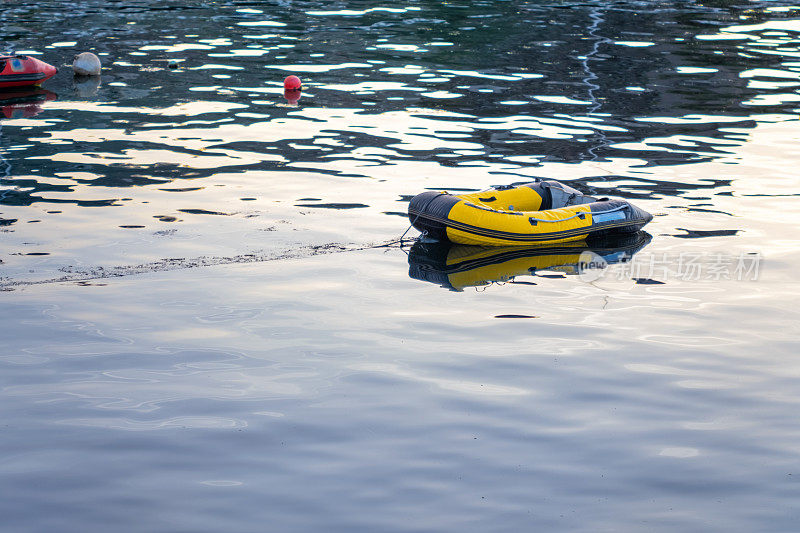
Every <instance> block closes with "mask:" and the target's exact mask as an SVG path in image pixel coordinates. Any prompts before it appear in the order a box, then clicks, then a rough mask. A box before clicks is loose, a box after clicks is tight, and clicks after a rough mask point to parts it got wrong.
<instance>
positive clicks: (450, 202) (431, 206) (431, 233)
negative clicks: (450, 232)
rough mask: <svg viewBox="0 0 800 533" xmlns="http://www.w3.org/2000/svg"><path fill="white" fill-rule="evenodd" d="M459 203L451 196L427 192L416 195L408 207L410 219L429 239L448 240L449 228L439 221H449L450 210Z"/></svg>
mask: <svg viewBox="0 0 800 533" xmlns="http://www.w3.org/2000/svg"><path fill="white" fill-rule="evenodd" d="M458 202H459V199H458V198H456V197H455V196H453V195H451V194H447V193H444V192H436V191H426V192H423V193H421V194H418V195H416V196H415V197H414V198H412V199H411V203H410V204H409V205H408V219H409V220H410V221H411V225H412V226H414V227H415V228H416V229H417V230H419V231H420V232H421V233H424V234H426V235H427V236H428V237H431V238H434V239H439V240H443V239H446V238H447V226H446V225H445V224H444V223H443V222H437V220H447V217H448V215H449V214H450V210H451V209H453V206H454V205H456V204H457V203H458Z"/></svg>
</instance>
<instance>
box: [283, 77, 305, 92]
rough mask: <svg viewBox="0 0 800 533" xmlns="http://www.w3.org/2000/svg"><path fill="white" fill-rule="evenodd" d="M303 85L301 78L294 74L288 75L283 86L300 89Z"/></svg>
mask: <svg viewBox="0 0 800 533" xmlns="http://www.w3.org/2000/svg"><path fill="white" fill-rule="evenodd" d="M302 86H303V84H302V83H301V82H300V78H298V77H297V76H295V75H294V74H293V75H291V76H286V79H285V80H283V88H284V89H286V90H288V91H299V90H300V88H301V87H302Z"/></svg>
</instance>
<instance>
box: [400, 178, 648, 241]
mask: <svg viewBox="0 0 800 533" xmlns="http://www.w3.org/2000/svg"><path fill="white" fill-rule="evenodd" d="M408 218H409V220H410V221H411V224H412V225H413V226H414V227H415V228H417V229H418V230H419V231H420V232H422V234H423V235H424V236H426V237H429V238H433V239H437V240H449V241H451V242H455V243H459V244H473V245H480V246H513V245H530V244H554V243H560V242H568V241H577V240H582V239H585V238H586V237H587V236H589V235H610V234H615V233H635V232H637V231H639V230H640V229H642V227H644V225H645V224H647V223H648V222H650V221H651V220H652V219H653V215H651V214H650V213H647V212H646V211H643V210H642V209H639V208H638V207H636V206H634V205H632V204H630V203H628V202H626V201H625V200H609V199H608V198H599V199H598V198H595V197H592V196H587V195H585V194H583V193H581V192H580V191H578V190H576V189H573V188H572V187H569V186H568V185H564V184H563V183H559V182H557V181H553V180H547V181H536V182H533V183H526V184H524V185H520V186H518V187H512V186H507V187H495V188H493V189H489V190H486V191H482V192H477V193H469V194H457V195H454V194H449V193H446V192H436V191H426V192H423V193H421V194H418V195H417V196H415V197H414V198H412V199H411V203H410V204H409V206H408Z"/></svg>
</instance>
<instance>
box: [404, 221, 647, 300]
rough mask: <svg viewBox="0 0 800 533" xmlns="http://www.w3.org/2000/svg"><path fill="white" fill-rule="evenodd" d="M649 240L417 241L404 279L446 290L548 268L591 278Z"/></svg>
mask: <svg viewBox="0 0 800 533" xmlns="http://www.w3.org/2000/svg"><path fill="white" fill-rule="evenodd" d="M650 239H651V236H650V234H649V233H646V232H644V231H640V232H638V233H633V234H629V235H620V236H617V237H614V238H609V237H605V238H603V239H594V240H589V241H578V242H567V243H563V244H556V245H549V246H546V247H544V246H543V247H533V246H508V247H494V246H487V247H484V246H467V245H462V244H452V243H449V242H432V243H426V242H417V243H415V244H414V245H413V246H412V247H411V251H410V253H409V256H408V263H409V270H408V275H409V276H410V277H411V278H413V279H418V280H422V281H429V282H431V283H436V284H437V285H441V286H442V287H444V288H446V289H450V290H451V291H462V290H464V289H465V288H466V287H478V286H482V285H490V284H491V283H494V282H509V281H512V280H514V278H516V277H517V276H534V275H536V274H537V273H538V272H539V271H548V270H549V271H554V272H560V273H563V274H567V275H578V274H580V275H582V276H583V277H585V278H586V279H587V280H594V279H597V278H598V277H599V274H600V273H601V272H602V269H603V268H605V267H606V266H608V265H610V264H614V263H625V262H628V261H630V260H631V258H632V257H633V255H634V254H635V253H637V252H638V251H639V250H641V249H642V248H644V247H645V246H647V244H648V243H649V242H650ZM517 283H519V282H517Z"/></svg>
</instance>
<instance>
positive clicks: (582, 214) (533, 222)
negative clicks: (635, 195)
mask: <svg viewBox="0 0 800 533" xmlns="http://www.w3.org/2000/svg"><path fill="white" fill-rule="evenodd" d="M627 207H628V206H626V205H621V206H619V207H615V208H614V209H606V210H605V211H595V212H591V211H590V212H589V214H590V215H604V214H606V213H613V212H615V211H622V210H623V209H626V208H627ZM575 217H578V218H580V219H581V220H583V219H584V218H585V217H586V211H581V212H579V213H575V214H574V215H572V216H571V217H567V218H559V219H555V220H547V219H544V218H536V217H528V222H530V223H531V226H535V225H536V224H537V223H539V222H564V221H566V220H571V219H573V218H575Z"/></svg>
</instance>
